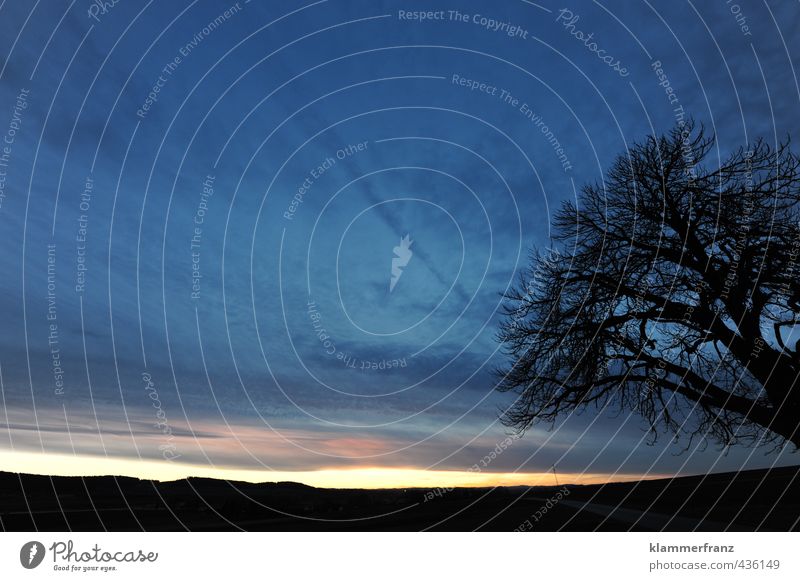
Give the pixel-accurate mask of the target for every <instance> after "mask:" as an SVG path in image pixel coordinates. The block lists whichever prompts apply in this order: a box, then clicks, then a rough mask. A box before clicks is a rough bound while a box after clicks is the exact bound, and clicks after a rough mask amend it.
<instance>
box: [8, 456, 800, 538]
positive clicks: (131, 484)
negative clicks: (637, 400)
mask: <svg viewBox="0 0 800 581" xmlns="http://www.w3.org/2000/svg"><path fill="white" fill-rule="evenodd" d="M799 476H800V467H787V468H775V469H772V470H754V471H746V472H737V473H726V474H713V475H708V476H705V477H703V476H687V477H681V478H675V479H672V480H669V479H667V480H649V481H641V482H635V483H617V484H606V485H591V486H566V487H562V488H559V487H534V488H528V487H508V488H456V489H452V490H450V491H446V490H439V491H437V492H438V494H436V495H434V494H432V493H431V491H430V490H428V489H411V488H409V489H388V490H337V489H320V488H312V487H309V486H305V485H302V484H296V483H291V482H281V483H265V484H249V483H243V482H229V481H223V480H211V479H202V478H190V479H187V480H179V481H175V482H153V481H149V480H137V479H134V478H122V477H112V476H105V477H90V478H80V477H48V476H33V475H28V474H14V473H7V472H0V524H1V525H2V528H3V529H4V530H8V531H33V530H39V531H68V530H69V531H102V530H109V531H138V530H148V531H173V530H196V531H200V530H215V531H216V530H252V531H276V530H277V531H295V530H314V531H363V530H368V531H373V530H374V531H383V530H385V531H417V530H451V531H453V530H455V531H467V530H487V531H512V530H515V529H522V530H532V531H558V530H565V531H594V530H601V531H625V530H636V531H661V530H668V531H691V530H701V531H721V530H740V531H742V530H743V531H753V530H767V531H769V530H771V531H788V530H797V529H798V519H800V477H799ZM426 498H428V500H426ZM548 505H549V506H548Z"/></svg>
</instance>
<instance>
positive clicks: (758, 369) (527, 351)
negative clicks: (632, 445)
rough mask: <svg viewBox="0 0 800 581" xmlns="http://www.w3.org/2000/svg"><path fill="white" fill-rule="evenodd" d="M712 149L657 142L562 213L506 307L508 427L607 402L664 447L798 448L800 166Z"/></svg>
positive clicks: (622, 160)
mask: <svg viewBox="0 0 800 581" xmlns="http://www.w3.org/2000/svg"><path fill="white" fill-rule="evenodd" d="M712 151H716V148H715V140H714V139H713V138H708V137H706V136H704V133H703V130H702V128H697V127H695V126H694V125H693V124H692V123H688V124H686V125H685V126H684V127H683V128H676V129H673V130H672V131H671V132H670V133H669V134H667V135H665V136H662V137H659V138H653V137H651V138H649V139H647V140H646V141H644V142H643V143H641V144H637V145H635V146H633V147H632V148H631V149H630V150H629V151H628V152H627V153H626V154H625V155H622V156H620V157H619V158H618V159H617V160H616V161H615V163H614V164H613V166H612V167H611V169H610V171H609V172H608V173H607V178H606V180H605V183H604V184H595V185H590V186H586V187H584V189H583V190H582V193H581V195H580V197H579V200H578V206H579V207H576V206H575V204H573V203H565V204H564V205H563V206H562V208H561V209H560V210H559V211H558V213H557V214H556V216H555V218H554V232H555V235H554V247H553V248H552V249H550V250H549V251H547V252H546V253H541V252H534V253H533V255H532V257H531V264H530V268H529V269H528V271H527V272H525V273H524V274H523V275H522V276H521V278H520V283H519V286H518V287H517V288H516V289H515V290H514V291H513V292H511V293H509V295H508V301H507V303H506V305H505V317H504V321H503V323H502V325H501V329H500V332H499V335H498V339H499V341H501V342H502V343H503V344H504V347H505V349H506V351H507V353H508V355H509V356H510V358H511V360H512V363H511V365H510V366H509V367H508V368H506V369H500V370H498V373H499V375H500V380H499V389H500V390H502V391H513V392H515V393H517V394H519V397H518V399H517V400H516V402H515V404H514V405H513V407H512V408H511V409H510V410H509V412H508V413H507V414H506V416H505V418H504V419H505V421H506V423H507V424H508V425H511V426H514V427H515V428H517V429H518V430H520V431H524V430H525V429H526V428H528V427H529V426H530V425H531V424H532V423H534V422H535V421H538V420H544V421H551V422H552V421H554V420H555V419H556V418H558V417H560V416H562V415H563V414H565V413H568V412H570V411H572V410H576V409H582V408H584V407H585V406H588V405H597V406H601V407H604V406H606V405H608V406H613V407H616V408H618V409H621V410H632V411H637V412H639V413H640V414H642V415H643V416H644V417H645V418H646V419H647V420H648V421H649V424H650V426H651V429H652V431H653V434H654V436H655V435H656V434H657V432H658V429H659V428H660V427H661V428H666V429H667V431H669V432H671V433H674V434H675V436H676V437H677V436H679V435H680V434H689V435H690V436H691V437H694V436H702V437H706V438H709V439H711V440H716V441H718V442H721V443H723V444H732V443H736V442H745V443H764V442H773V443H778V444H782V443H784V442H786V441H791V442H792V443H794V444H795V446H800V430H798V424H800V385H798V381H797V380H798V374H800V342H798V341H797V340H796V338H797V336H798V331H800V321H799V320H798V315H800V169H799V168H800V163H799V162H798V158H797V156H795V155H794V154H792V153H791V151H790V150H789V147H788V145H780V146H778V147H777V148H772V147H770V146H768V145H767V144H766V143H765V142H763V141H758V142H757V143H755V144H754V145H752V147H749V148H741V149H739V150H737V151H735V152H734V153H733V154H731V155H730V156H729V157H728V158H727V160H726V161H724V162H722V163H721V164H720V163H717V164H715V165H716V166H718V167H717V169H706V167H705V165H706V164H705V163H704V162H707V161H708V160H709V159H710V158H711V157H712V155H711V154H712ZM790 338H791V340H789V339H790ZM791 343H793V345H792V344H791ZM691 441H692V440H691V438H690V440H689V442H691Z"/></svg>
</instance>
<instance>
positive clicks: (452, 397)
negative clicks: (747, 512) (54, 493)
mask: <svg viewBox="0 0 800 581" xmlns="http://www.w3.org/2000/svg"><path fill="white" fill-rule="evenodd" d="M92 6H96V5H94V4H93V3H91V2H88V1H82V0H76V1H75V2H72V3H71V4H69V5H65V4H62V3H52V2H36V3H35V4H34V3H30V2H17V1H6V2H3V3H2V4H0V57H1V58H2V60H1V61H0V62H2V69H1V71H0V132H3V133H4V135H5V134H6V130H7V129H8V128H10V126H11V123H12V121H14V108H15V105H18V96H19V95H20V92H21V91H23V90H25V91H26V93H25V94H26V95H27V96H26V99H25V105H26V106H25V108H20V107H21V106H18V107H17V110H18V113H21V114H20V115H18V117H19V119H18V120H17V122H16V123H17V125H19V130H18V131H16V133H15V136H14V139H13V143H12V144H11V145H10V153H9V154H8V157H9V162H8V166H7V168H5V170H6V174H7V175H6V182H5V186H4V190H3V191H4V193H5V197H4V198H3V200H2V205H0V232H2V242H3V252H2V253H1V254H0V269H2V272H3V276H2V278H1V279H0V290H1V291H2V292H0V312H2V314H3V333H2V334H0V366H1V369H2V386H3V397H4V398H5V399H4V406H5V413H6V416H7V417H5V418H3V417H0V420H3V423H5V424H6V425H7V426H8V430H0V449H2V450H4V451H9V452H11V451H13V452H15V453H17V454H35V455H36V456H35V457H36V458H38V459H43V460H42V461H46V454H68V455H79V456H80V457H82V458H83V457H87V458H94V459H96V460H98V461H99V460H100V459H102V458H104V457H112V458H117V459H130V460H131V461H138V458H140V457H141V458H145V459H148V460H155V461H158V462H163V461H164V459H163V446H164V445H165V443H166V442H167V439H168V435H167V434H166V433H165V432H166V431H167V429H168V431H169V442H168V443H167V444H168V445H172V446H174V448H170V449H174V450H175V453H176V454H179V455H180V458H176V459H173V460H170V462H171V463H172V464H173V465H178V466H184V469H185V470H186V471H188V472H191V471H192V468H191V467H192V466H199V465H214V466H224V467H231V468H237V469H255V468H258V469H263V470H270V469H274V470H278V471H313V470H318V469H323V468H363V467H403V468H413V469H420V470H421V469H427V468H435V469H440V470H453V471H459V470H466V469H467V468H469V467H470V466H472V465H473V464H474V463H475V462H477V461H478V460H479V459H481V458H483V457H484V456H485V455H486V454H487V451H491V450H492V449H493V448H494V447H495V445H496V444H497V442H499V441H502V440H503V439H504V438H505V437H506V435H505V431H504V429H503V428H502V427H501V426H500V425H499V424H498V422H497V418H498V414H499V411H500V410H502V409H503V408H504V407H505V406H508V405H509V404H510V403H511V400H510V397H511V396H510V395H507V394H497V393H494V391H493V386H494V379H493V377H492V376H491V374H490V373H489V372H490V370H491V369H492V368H493V367H494V366H496V365H499V364H501V363H502V357H501V356H500V355H499V354H498V345H497V343H496V342H495V340H494V334H495V332H496V329H497V322H498V316H497V308H498V305H499V301H500V293H502V292H503V291H504V290H505V289H506V288H507V286H508V284H509V283H510V282H512V281H513V280H514V278H515V276H516V274H517V272H518V271H519V270H520V269H521V268H523V267H524V266H525V264H526V256H527V253H528V250H529V249H530V248H531V247H533V246H543V245H546V244H547V243H548V234H549V232H548V222H549V217H550V215H551V213H552V212H553V210H554V209H555V208H557V207H558V205H559V204H560V202H561V201H563V200H568V199H572V198H573V197H574V195H575V190H576V189H577V188H579V187H580V186H581V185H582V184H584V183H587V182H596V181H601V180H602V178H603V174H604V171H605V170H606V169H607V168H608V166H609V164H610V162H611V161H613V159H614V157H615V156H616V155H617V154H619V153H621V152H622V151H624V149H625V148H626V147H627V146H629V145H630V144H631V143H632V142H633V141H635V140H640V139H642V138H643V137H644V136H646V135H648V134H651V133H653V132H663V131H665V130H667V129H669V128H670V127H671V126H672V125H673V124H674V123H675V121H676V111H675V108H676V106H680V107H682V108H683V110H684V111H685V113H686V115H692V116H694V118H695V119H697V120H698V121H701V122H702V123H704V124H705V125H706V126H707V127H708V128H709V129H710V130H711V131H713V132H715V134H716V135H717V136H718V138H719V146H718V149H717V150H716V151H715V154H716V155H718V156H724V155H725V153H726V152H727V151H728V150H729V149H731V148H733V147H736V146H739V145H744V144H746V143H747V142H748V140H753V139H755V138H756V137H759V136H762V137H764V138H766V139H767V140H769V141H775V140H780V139H784V138H786V137H793V138H797V137H798V135H799V133H798V131H799V130H800V127H798V124H799V123H800V116H798V115H797V106H798V98H800V89H798V82H797V77H796V75H795V69H794V65H795V64H796V62H797V56H798V54H800V46H798V43H800V39H798V38H797V35H796V34H793V32H794V31H796V30H797V29H798V25H800V13H798V11H797V10H796V7H795V6H794V5H792V4H790V3H781V4H777V5H773V6H768V5H766V4H764V3H759V2H746V1H742V2H740V3H739V4H735V5H734V4H732V3H727V4H726V3H725V2H714V3H694V4H692V3H688V2H677V3H648V2H607V3H606V2H604V3H603V4H602V5H601V4H598V3H593V2H583V1H581V2H578V1H575V2H573V3H571V5H569V6H567V5H561V4H552V3H547V2H542V3H538V4H537V3H530V2H523V1H521V0H520V1H511V0H509V1H504V2H498V3H491V4H487V3H485V2H457V3H456V2H453V3H449V4H448V3H441V2H437V3H424V2H366V1H365V2H342V1H320V2H315V3H300V2H281V3H269V2H261V1H259V0H253V1H252V2H247V3H246V2H243V1H242V2H239V3H238V4H236V3H225V2H210V1H202V0H200V1H196V2H186V1H180V2H169V3H166V2H162V3H155V2H150V3H146V2H133V1H123V2H119V3H117V4H116V5H114V6H113V7H110V8H108V9H107V10H105V11H101V10H99V9H97V8H94V9H93V8H92ZM733 6H736V8H735V9H734V8H733ZM226 10H230V11H229V12H228V13H227V15H226V14H225V11H226ZM420 10H423V11H424V10H433V11H437V13H438V14H440V18H439V19H433V18H432V19H429V20H426V21H422V22H420V21H418V20H411V19H408V18H407V17H406V16H405V15H406V14H407V13H409V12H413V11H420ZM454 10H458V11H460V12H461V13H462V14H464V15H466V21H464V20H463V19H460V18H456V17H455V16H454V12H451V11H454ZM92 14H93V15H94V16H91V15H92ZM451 15H452V16H451ZM576 16H577V17H578V19H577V20H575V17H576ZM483 17H485V18H486V19H492V20H494V21H496V22H497V23H498V25H497V28H498V29H497V30H492V24H491V23H490V22H489V21H488V20H484V19H483ZM737 17H738V19H737ZM214 22H216V24H210V23H214ZM570 23H571V26H570ZM506 24H507V25H508V26H506ZM511 26H516V27H517V29H516V30H518V33H516V34H515V35H513V36H510V35H508V34H507V33H505V32H504V31H506V30H509V28H510V27H511ZM575 31H581V32H582V33H584V37H585V35H588V34H590V33H591V34H593V36H592V41H593V42H595V43H596V45H591V47H590V46H589V43H590V42H591V41H582V40H580V39H579V38H576V34H575ZM597 51H604V52H602V53H600V54H601V55H604V56H610V57H613V61H614V62H616V61H618V62H619V65H618V66H617V67H616V68H617V69H621V68H624V74H620V70H615V67H614V66H609V65H608V64H606V62H604V61H603V60H602V58H601V57H600V56H598V53H597ZM176 59H178V60H176ZM609 60H611V59H609ZM656 61H659V62H660V64H661V67H660V68H662V69H663V71H664V73H665V74H666V75H667V78H668V80H669V86H670V87H671V89H672V90H673V91H674V95H675V96H674V97H673V102H672V103H671V102H670V100H669V95H668V94H667V93H666V91H665V85H664V84H663V82H662V81H663V79H661V80H660V79H659V78H658V76H657V74H656V73H655V72H654V68H656V67H654V66H653V63H654V62H656ZM459 79H467V80H469V81H470V83H466V82H465V83H463V84H462V83H461V82H459ZM472 81H474V83H472ZM660 83H661V84H660ZM481 84H484V86H483V89H481V87H480V85H481ZM154 87H156V88H158V92H157V94H155V100H154V101H153V100H151V102H149V107H147V108H146V110H145V109H143V107H146V105H147V104H148V94H150V93H151V91H153V90H154ZM470 87H474V88H472V89H471V88H470ZM137 111H138V112H139V113H137ZM528 112H529V114H528ZM557 148H560V150H559V151H557ZM89 178H91V184H92V189H91V192H90V193H91V195H90V196H89V198H88V199H87V198H85V197H84V198H83V199H82V197H81V195H82V194H84V192H85V190H86V187H87V186H86V184H87V179H89ZM204 187H205V191H204ZM301 188H303V189H302V192H300V191H299V190H300V189H301ZM212 190H213V191H212ZM293 200H295V201H296V204H295V205H292V204H293ZM82 201H84V202H88V205H87V204H84V206H83V207H82V206H81V202H82ZM81 216H84V218H83V219H82V218H81ZM200 218H202V222H201V223H199V222H198V220H199V219H200ZM84 226H85V230H86V232H85V242H82V241H79V240H76V236H77V235H78V234H79V230H80V229H82V228H83V227H84ZM196 229H198V230H196ZM406 235H408V236H409V237H410V239H411V240H413V243H412V245H411V251H412V253H413V254H412V257H411V259H410V260H409V261H408V263H407V265H406V266H405V267H404V268H403V269H402V276H401V278H400V279H399V280H398V282H397V284H396V286H395V288H394V289H393V290H392V291H391V292H390V291H389V284H390V275H391V263H392V258H393V256H394V254H393V249H394V247H395V246H398V244H399V243H400V239H401V238H402V237H403V236H406ZM193 236H195V239H194V247H193V246H192V242H193ZM48 245H55V246H54V248H55V251H54V259H55V265H54V281H51V282H53V287H52V288H53V289H54V293H55V319H48V312H49V311H48V300H47V294H48ZM84 250H85V263H81V266H80V268H82V267H83V265H85V267H86V270H85V271H79V270H78V269H79V258H78V254H79V251H81V252H83V251H84ZM193 253H194V254H193ZM193 269H195V270H193ZM83 272H85V282H83V287H82V289H76V285H79V284H80V281H81V280H82V279H80V278H79V275H81V276H82V273H83ZM193 272H194V273H199V274H200V277H199V278H198V277H197V276H195V277H194V279H193ZM198 281H199V282H198ZM193 282H194V283H195V284H196V285H197V286H196V287H194V288H193ZM192 293H195V296H194V297H193V296H192ZM197 293H199V295H198V294H197ZM310 303H313V304H312V305H310ZM51 324H55V325H56V329H55V335H56V337H57V343H56V344H55V345H56V346H57V348H58V352H57V353H58V363H59V367H60V369H61V371H62V372H63V381H64V385H63V390H59V389H57V386H56V385H55V381H56V377H55V375H54V371H53V355H54V353H53V350H52V347H53V345H54V344H51V343H48V336H49V334H50V333H51V331H52V329H51V327H50V325H51ZM143 374H147V375H146V376H145V377H147V378H150V379H149V381H150V382H151V383H152V385H150V387H149V388H146V386H147V384H148V380H144V379H143ZM61 391H63V393H60V392H61ZM154 394H155V395H154ZM154 402H158V408H156V406H155V405H154ZM159 410H160V412H159ZM156 413H160V416H158V417H157V416H156ZM644 428H645V426H644V425H643V424H642V422H641V421H640V420H639V418H637V417H636V416H630V417H628V416H627V414H623V415H622V416H616V417H615V416H613V414H611V413H608V412H605V411H601V412H599V413H596V414H595V413H586V414H583V415H581V416H578V417H572V418H569V419H567V420H566V421H565V422H563V424H559V425H558V426H557V429H556V430H555V431H552V432H548V431H547V430H545V429H543V428H537V429H534V430H532V431H531V432H530V433H529V434H528V435H527V436H526V437H525V438H524V439H523V440H521V441H519V442H517V443H515V444H514V445H513V446H512V447H511V448H509V449H508V450H507V451H505V452H504V453H503V454H502V455H500V456H499V457H497V458H496V459H493V461H492V465H491V466H490V467H488V466H487V467H486V469H487V471H489V472H498V473H508V472H514V471H519V472H529V473H539V472H543V471H546V470H547V469H548V468H549V466H551V465H552V464H553V462H558V463H559V466H562V467H563V470H564V471H565V472H572V473H576V474H578V473H581V472H582V471H587V472H590V473H602V474H614V473H619V474H644V473H653V474H658V473H671V472H674V471H676V470H678V471H681V472H703V471H706V470H712V469H713V470H721V469H733V468H738V467H741V466H753V467H755V466H765V465H769V464H770V463H772V462H775V461H777V462H779V463H792V462H795V460H794V458H793V457H791V456H789V455H784V456H782V457H776V456H771V457H765V456H764V453H763V451H759V450H757V451H755V452H753V451H752V450H748V449H737V450H732V451H730V453H729V454H728V455H727V456H725V457H722V458H720V456H719V452H718V450H717V449H715V448H713V447H709V448H708V449H706V450H700V449H694V447H693V448H692V449H690V451H689V452H687V453H684V454H682V455H676V453H677V452H678V451H679V450H680V449H681V447H682V445H684V444H685V443H683V442H679V443H677V444H674V443H671V442H670V441H669V438H665V439H663V440H659V441H658V443H657V444H655V445H644V444H643V442H642V438H643V436H644ZM42 452H44V453H45V455H42ZM139 472H140V473H141V474H143V475H147V474H148V472H147V470H145V469H142V470H140V471H139Z"/></svg>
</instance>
